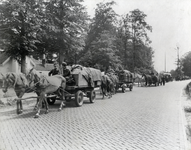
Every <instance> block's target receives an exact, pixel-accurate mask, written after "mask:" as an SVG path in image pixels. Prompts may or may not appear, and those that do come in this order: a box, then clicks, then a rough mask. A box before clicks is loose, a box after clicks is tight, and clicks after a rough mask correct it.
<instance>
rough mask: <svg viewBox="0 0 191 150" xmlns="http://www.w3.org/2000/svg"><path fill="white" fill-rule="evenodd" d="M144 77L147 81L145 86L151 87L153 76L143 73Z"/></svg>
mask: <svg viewBox="0 0 191 150" xmlns="http://www.w3.org/2000/svg"><path fill="white" fill-rule="evenodd" d="M142 77H144V79H145V86H147V85H148V86H150V85H151V84H152V77H151V75H148V74H145V73H143V74H142Z"/></svg>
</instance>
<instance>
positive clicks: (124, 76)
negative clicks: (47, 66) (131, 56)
mask: <svg viewBox="0 0 191 150" xmlns="http://www.w3.org/2000/svg"><path fill="white" fill-rule="evenodd" d="M71 75H72V78H71V80H70V81H69V82H67V86H66V89H65V91H64V92H65V94H64V95H65V100H66V101H67V102H69V101H71V100H74V102H75V105H76V106H77V107H79V106H82V105H83V98H84V97H88V98H89V101H90V103H94V101H95V98H96V92H95V88H97V87H100V86H101V78H102V73H101V71H100V70H98V69H95V68H90V67H82V66H77V67H74V68H73V69H72V70H71ZM117 76H118V79H119V81H118V84H117V90H119V89H120V88H121V90H122V92H125V89H126V88H129V90H130V91H132V89H133V75H132V73H131V72H130V71H128V70H123V71H121V72H119V73H118V75H117ZM56 100H57V96H56V95H55V96H51V97H50V98H47V102H48V103H49V104H50V105H53V104H54V103H55V101H56Z"/></svg>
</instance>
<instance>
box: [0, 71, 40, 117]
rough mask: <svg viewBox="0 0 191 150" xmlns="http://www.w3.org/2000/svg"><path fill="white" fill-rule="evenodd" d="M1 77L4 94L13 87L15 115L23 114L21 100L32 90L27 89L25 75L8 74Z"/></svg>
mask: <svg viewBox="0 0 191 150" xmlns="http://www.w3.org/2000/svg"><path fill="white" fill-rule="evenodd" d="M2 76H3V86H2V91H3V92H4V93H6V92H7V91H8V88H9V87H13V89H14V91H15V93H16V95H17V97H18V99H16V101H17V114H21V113H22V112H23V105H22V101H21V99H22V97H23V95H24V94H25V93H29V92H32V91H33V89H31V88H29V84H28V81H27V79H26V77H25V75H24V74H22V73H15V72H8V73H6V74H5V75H3V74H2ZM37 95H38V94H37ZM30 98H32V97H30Z"/></svg>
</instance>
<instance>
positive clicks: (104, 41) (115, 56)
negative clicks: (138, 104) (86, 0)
mask: <svg viewBox="0 0 191 150" xmlns="http://www.w3.org/2000/svg"><path fill="white" fill-rule="evenodd" d="M82 1H83V0H67V1H66V0H54V1H52V0H33V1H31V0H7V1H3V2H2V3H1V4H0V15H1V17H0V36H1V37H0V42H1V46H2V47H3V48H4V50H5V52H6V53H7V54H9V55H10V56H12V57H14V58H15V59H17V60H19V62H20V63H21V66H22V68H21V71H22V72H23V73H25V72H26V67H25V57H26V56H28V55H34V57H39V58H42V55H43V54H45V55H46V58H47V59H52V55H53V54H56V56H57V61H58V62H59V63H60V62H62V61H66V62H71V63H79V64H81V65H85V66H91V67H96V68H99V69H101V70H105V69H106V68H107V67H108V66H112V67H113V69H117V68H118V67H123V68H124V69H128V70H130V71H132V72H133V71H135V70H136V71H140V70H141V69H143V68H146V69H152V68H153V61H152V58H153V55H154V51H153V50H152V47H150V45H149V44H150V43H151V40H150V39H149V37H148V36H147V31H152V27H151V26H150V25H148V24H147V22H146V21H145V18H146V17H147V15H146V14H144V12H142V11H140V10H139V9H136V10H133V11H130V12H129V13H127V14H126V15H123V16H119V15H118V14H116V12H115V11H114V9H113V8H112V7H113V5H115V2H113V1H111V2H106V3H103V2H102V3H99V4H97V8H96V9H95V17H94V18H92V19H90V17H89V16H88V14H87V11H86V8H85V7H84V6H83V5H82V3H81V2H82Z"/></svg>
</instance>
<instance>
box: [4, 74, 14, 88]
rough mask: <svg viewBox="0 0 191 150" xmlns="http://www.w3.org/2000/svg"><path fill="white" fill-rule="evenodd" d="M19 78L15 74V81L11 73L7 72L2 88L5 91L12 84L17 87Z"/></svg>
mask: <svg viewBox="0 0 191 150" xmlns="http://www.w3.org/2000/svg"><path fill="white" fill-rule="evenodd" d="M17 80H18V78H17V76H15V81H14V79H12V78H11V77H10V74H6V76H5V77H4V78H3V85H2V90H3V91H7V89H8V88H9V87H10V86H11V85H12V86H13V88H15V86H16V83H17ZM5 82H6V87H5ZM10 83H12V84H10Z"/></svg>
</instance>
